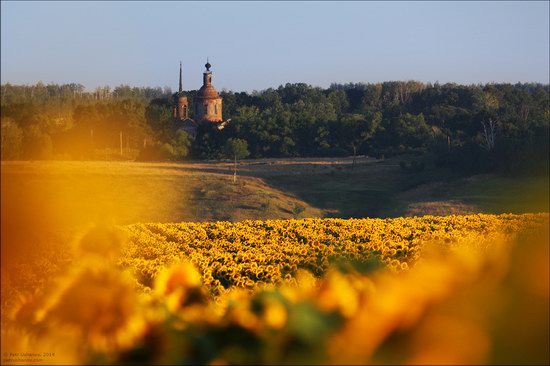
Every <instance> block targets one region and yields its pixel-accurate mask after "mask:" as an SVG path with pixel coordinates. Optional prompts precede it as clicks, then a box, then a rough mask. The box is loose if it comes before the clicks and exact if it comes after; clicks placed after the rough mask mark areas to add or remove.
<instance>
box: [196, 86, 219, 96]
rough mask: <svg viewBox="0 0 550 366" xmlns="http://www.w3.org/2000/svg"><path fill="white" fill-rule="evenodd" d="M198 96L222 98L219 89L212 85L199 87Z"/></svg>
mask: <svg viewBox="0 0 550 366" xmlns="http://www.w3.org/2000/svg"><path fill="white" fill-rule="evenodd" d="M197 97H199V98H206V99H217V98H220V94H218V91H217V90H216V88H214V87H213V86H212V85H203V86H201V88H200V89H199V91H198V93H197Z"/></svg>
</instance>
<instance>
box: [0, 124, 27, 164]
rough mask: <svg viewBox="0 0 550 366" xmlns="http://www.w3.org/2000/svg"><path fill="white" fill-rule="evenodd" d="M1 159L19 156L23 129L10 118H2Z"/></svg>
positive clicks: (11, 158)
mask: <svg viewBox="0 0 550 366" xmlns="http://www.w3.org/2000/svg"><path fill="white" fill-rule="evenodd" d="M1 138H2V155H1V156H2V160H13V159H18V158H19V157H20V156H21V147H22V143H23V130H22V129H21V128H20V127H19V126H18V125H17V123H15V122H14V121H13V120H12V119H11V118H2V136H1Z"/></svg>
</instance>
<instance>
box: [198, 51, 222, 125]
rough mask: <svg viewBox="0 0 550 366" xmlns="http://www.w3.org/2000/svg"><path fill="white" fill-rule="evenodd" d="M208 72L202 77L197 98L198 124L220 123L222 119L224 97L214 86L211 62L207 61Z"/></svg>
mask: <svg viewBox="0 0 550 366" xmlns="http://www.w3.org/2000/svg"><path fill="white" fill-rule="evenodd" d="M204 66H205V67H206V71H205V72H204V73H203V76H202V87H201V88H200V89H199V91H198V92H197V95H196V96H195V120H196V121H197V122H199V123H200V122H214V123H220V122H222V121H223V119H222V97H220V95H219V94H218V92H217V91H216V89H215V88H214V86H213V85H212V71H210V68H211V67H212V65H210V62H208V59H207V60H206V65H204Z"/></svg>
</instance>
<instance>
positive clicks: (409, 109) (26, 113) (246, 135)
mask: <svg viewBox="0 0 550 366" xmlns="http://www.w3.org/2000/svg"><path fill="white" fill-rule="evenodd" d="M549 91H550V88H549V85H544V84H534V83H518V84H483V85H482V84H479V85H459V84H454V83H448V84H443V85H440V84H438V83H435V84H430V83H421V82H417V81H406V82H402V81H392V82H384V83H370V84H366V83H350V84H332V85H331V86H330V87H329V88H325V89H324V88H319V87H313V86H310V85H307V84H303V83H296V84H286V85H281V86H279V87H278V88H269V89H266V90H262V91H254V92H252V93H247V92H231V91H222V92H221V93H220V94H221V96H222V97H223V116H224V118H225V119H227V118H231V123H230V124H229V125H228V126H227V127H226V128H225V129H224V130H222V131H218V130H215V129H211V128H208V127H207V126H201V127H200V128H199V131H198V134H197V137H196V139H194V140H191V139H189V137H188V136H187V135H186V134H185V133H184V132H183V131H181V130H180V129H178V126H177V123H175V122H174V121H173V119H172V107H173V105H172V103H173V101H172V97H171V90H170V89H169V88H164V89H161V88H131V87H128V86H123V85H121V86H120V87H117V88H115V89H113V90H111V89H110V88H108V87H106V88H98V89H96V91H94V92H88V93H86V92H84V88H83V87H82V86H81V85H78V84H65V85H56V84H52V85H43V84H41V83H39V84H36V85H33V86H13V85H10V84H5V85H2V90H1V101H2V111H1V116H2V158H3V159H38V158H48V157H57V158H59V157H62V158H72V159H89V158H93V157H94V153H97V152H98V151H104V150H109V149H110V151H112V152H113V154H112V156H122V155H124V154H125V153H127V152H130V151H131V152H134V156H133V157H134V158H138V159H175V160H180V159H185V158H194V159H219V158H221V157H225V156H226V155H227V154H226V153H225V151H227V147H226V146H225V144H226V142H227V141H228V140H229V139H232V140H234V141H235V140H237V139H239V140H243V141H245V142H246V143H247V149H248V153H249V155H250V157H253V158H260V157H314V156H319V157H320V156H323V157H328V156H356V155H365V154H366V155H370V156H374V157H389V156H394V155H399V154H416V155H418V156H421V155H422V156H430V157H432V162H433V163H434V164H436V165H437V166H441V167H448V168H451V169H454V170H460V171H467V172H479V171H495V170H497V171H498V170H500V171H505V172H510V173H515V172H531V171H539V170H540V169H547V167H548V135H549V125H550V107H549V106H550V101H549ZM195 94H196V91H188V92H187V96H188V99H189V105H193V98H194V96H195ZM190 112H191V116H190V117H191V118H193V115H192V112H193V111H192V108H191V111H190Z"/></svg>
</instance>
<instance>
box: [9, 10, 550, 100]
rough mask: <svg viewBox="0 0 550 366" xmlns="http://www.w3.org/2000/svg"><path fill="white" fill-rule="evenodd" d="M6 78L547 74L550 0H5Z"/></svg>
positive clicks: (262, 85)
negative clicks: (205, 72)
mask: <svg viewBox="0 0 550 366" xmlns="http://www.w3.org/2000/svg"><path fill="white" fill-rule="evenodd" d="M1 17H2V19H1V21H2V23H1V51H2V53H1V67H2V68H1V78H2V83H6V82H10V83H14V84H31V83H35V82H38V81H39V80H40V81H42V82H44V83H46V84H47V83H50V82H54V83H69V82H76V83H81V84H83V85H85V86H86V87H87V88H88V89H93V88H95V87H96V86H99V85H110V86H112V87H114V86H117V85H120V84H129V85H131V86H152V87H155V86H161V87H164V86H170V87H171V88H172V89H173V90H175V89H177V87H178V79H177V78H178V68H179V61H180V60H181V61H182V62H183V67H184V89H186V90H188V89H197V88H199V87H200V85H201V83H202V72H203V70H204V63H205V59H206V56H209V57H210V62H211V64H212V71H213V72H214V80H213V82H214V85H215V86H216V87H217V88H218V89H219V90H221V89H223V88H225V89H228V90H233V91H252V90H263V89H266V88H269V87H278V86H279V85H281V84H284V83H287V82H290V83H296V82H305V83H308V84H311V85H315V86H321V87H328V86H329V85H330V83H332V82H337V83H347V82H380V81H389V80H419V81H424V82H435V81H439V82H440V83H444V82H456V83H462V84H470V83H486V82H511V83H516V82H542V83H548V82H549V68H550V61H549V53H550V51H549V43H550V40H549V2H548V1H537V2H534V1H532V2H526V1H518V2H512V1H502V2H499V1H491V2H473V1H471V2H470V1H456V2H398V1H395V2H314V1H311V2H279V1H274V2H175V1H167V2H145V1H139V2H65V1H61V2H48V1H44V2H30V1H29V2H11V1H10V2H5V1H2V3H1Z"/></svg>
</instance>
